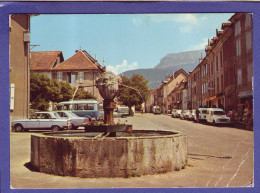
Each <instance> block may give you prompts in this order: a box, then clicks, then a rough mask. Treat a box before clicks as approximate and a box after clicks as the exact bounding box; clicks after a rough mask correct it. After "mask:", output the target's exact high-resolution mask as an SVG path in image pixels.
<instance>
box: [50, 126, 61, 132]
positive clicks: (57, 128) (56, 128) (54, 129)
mask: <svg viewBox="0 0 260 193" xmlns="http://www.w3.org/2000/svg"><path fill="white" fill-rule="evenodd" d="M51 130H52V131H53V132H56V131H60V127H59V126H57V125H54V126H52V128H51Z"/></svg>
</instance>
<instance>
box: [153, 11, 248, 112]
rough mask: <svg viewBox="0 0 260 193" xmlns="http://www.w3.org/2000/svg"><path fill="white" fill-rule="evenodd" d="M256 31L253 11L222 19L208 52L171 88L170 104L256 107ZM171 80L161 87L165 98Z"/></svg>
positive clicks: (190, 106)
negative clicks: (254, 90) (254, 103)
mask: <svg viewBox="0 0 260 193" xmlns="http://www.w3.org/2000/svg"><path fill="white" fill-rule="evenodd" d="M252 33H253V22H252V14H250V13H236V14H234V15H233V16H232V17H231V18H230V19H229V22H225V23H222V25H221V30H216V36H214V37H213V38H211V39H210V40H208V44H207V45H206V46H205V52H206V56H205V57H204V58H201V59H200V61H199V64H198V65H197V67H196V68H195V69H194V70H193V71H192V72H190V73H189V75H187V76H186V77H187V79H186V80H185V81H181V83H182V84H177V85H176V84H175V85H174V86H172V87H168V88H167V93H169V94H168V97H167V101H168V103H167V104H168V106H169V104H170V105H171V107H172V108H178V109H184V110H185V109H196V108H199V107H219V108H223V109H224V110H225V111H226V112H227V111H230V110H237V109H238V107H241V106H242V107H244V108H247V109H250V110H251V111H252V110H253V34H252ZM179 83H180V82H179ZM168 84H169V83H168V82H165V83H164V84H162V85H160V87H159V88H158V89H157V90H158V95H160V98H165V97H164V95H163V93H164V92H162V91H161V90H162V88H164V87H166V85H168ZM158 98H159V96H158ZM160 100H162V99H160ZM181 100H182V101H181ZM164 101H165V100H164ZM158 102H159V101H158ZM158 102H157V103H158ZM155 103H156V102H155Z"/></svg>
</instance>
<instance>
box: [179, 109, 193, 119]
mask: <svg viewBox="0 0 260 193" xmlns="http://www.w3.org/2000/svg"><path fill="white" fill-rule="evenodd" d="M180 118H181V119H191V111H190V110H182V111H181V114H180Z"/></svg>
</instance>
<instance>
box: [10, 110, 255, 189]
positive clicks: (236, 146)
mask: <svg viewBox="0 0 260 193" xmlns="http://www.w3.org/2000/svg"><path fill="white" fill-rule="evenodd" d="M120 121H121V122H126V121H127V124H132V125H133V129H134V130H175V131H179V132H183V133H187V134H188V166H187V167H186V168H185V169H183V170H180V171H174V172H169V173H163V174H155V175H146V176H140V177H130V178H77V177H62V176H53V175H49V174H44V173H39V172H35V171H31V170H30V169H28V168H29V167H26V166H28V162H30V148H31V146H30V142H31V141H30V135H31V134H34V133H36V131H32V132H21V133H14V132H11V134H10V159H11V176H10V177H11V187H12V188H19V189H23V188H26V189H38V188H43V189H45V188H48V189H50V188H51V189H52V188H75V189H77V188H112V187H113V188H146V187H147V188H148V187H149V188H157V187H158V188H159V187H160V188H162V187H241V186H250V185H251V184H252V183H253V182H254V160H253V157H254V132H253V131H247V130H242V129H238V128H233V127H226V126H211V125H207V124H202V123H194V122H193V121H188V120H181V119H179V118H171V116H169V115H154V114H138V113H137V114H135V116H134V117H127V118H120ZM37 132H38V131H37Z"/></svg>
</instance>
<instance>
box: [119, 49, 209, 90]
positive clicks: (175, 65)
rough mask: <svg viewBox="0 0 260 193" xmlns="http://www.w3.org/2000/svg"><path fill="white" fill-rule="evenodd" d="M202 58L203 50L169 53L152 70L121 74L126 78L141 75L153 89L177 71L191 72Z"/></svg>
mask: <svg viewBox="0 0 260 193" xmlns="http://www.w3.org/2000/svg"><path fill="white" fill-rule="evenodd" d="M204 56H205V51H204V50H193V51H186V52H179V53H170V54H167V55H165V56H164V57H163V58H161V59H160V62H159V64H157V65H156V66H155V67H154V68H147V69H136V70H129V71H125V72H123V73H121V74H123V75H125V76H127V77H131V76H132V75H133V74H140V75H143V76H144V77H145V78H146V79H147V80H149V87H150V88H151V89H154V88H156V87H158V86H159V85H160V84H161V82H162V81H163V80H165V76H166V75H167V76H171V75H172V74H173V73H174V72H176V71H177V70H179V69H183V70H185V71H186V72H187V73H189V72H190V71H193V70H194V68H195V67H196V66H197V65H198V64H199V59H200V58H201V57H204Z"/></svg>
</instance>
